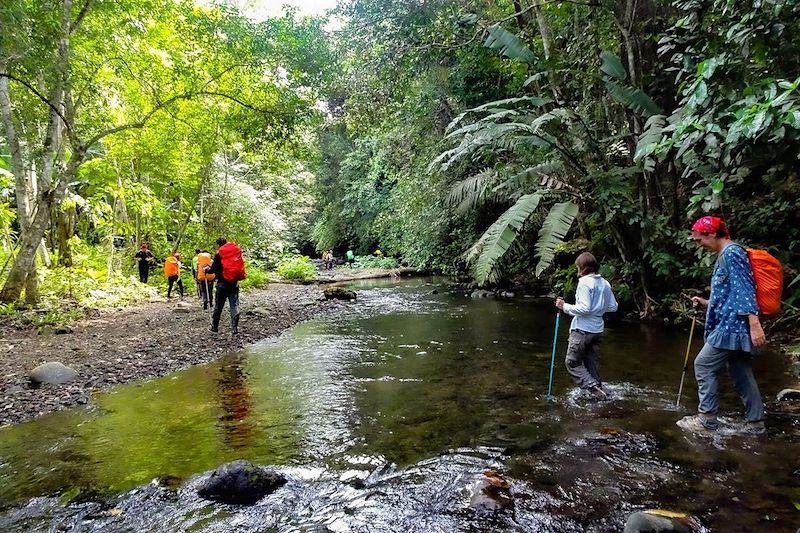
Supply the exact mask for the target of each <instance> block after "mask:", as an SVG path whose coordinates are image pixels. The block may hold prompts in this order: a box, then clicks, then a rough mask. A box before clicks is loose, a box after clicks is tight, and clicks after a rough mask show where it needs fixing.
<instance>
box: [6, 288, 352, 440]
mask: <svg viewBox="0 0 800 533" xmlns="http://www.w3.org/2000/svg"><path fill="white" fill-rule="evenodd" d="M341 305H346V304H342V303H341V302H338V301H335V300H332V301H325V299H324V298H323V296H322V291H321V289H320V288H319V287H318V286H316V285H284V284H272V285H270V286H269V288H267V289H258V290H253V291H248V292H243V293H242V296H241V308H242V314H241V320H240V323H239V331H240V334H239V335H238V336H236V337H234V338H231V336H230V334H229V316H230V315H229V314H228V309H227V307H226V308H225V310H224V311H223V315H222V320H221V322H220V332H219V333H218V334H215V333H212V332H210V331H209V330H208V326H209V315H208V312H207V311H204V310H203V306H202V303H201V302H200V301H199V300H198V299H197V298H195V297H193V296H187V297H186V299H185V300H184V301H183V303H179V302H177V301H173V302H153V303H149V304H145V305H142V306H139V307H131V308H126V309H121V310H108V311H103V312H101V313H99V314H98V315H97V316H95V317H91V318H85V319H83V320H80V321H78V322H76V323H74V324H71V325H70V326H69V328H68V331H71V333H65V334H56V333H55V331H54V330H51V331H49V332H47V333H44V334H39V333H38V332H37V330H36V329H32V328H31V329H25V330H15V329H13V328H10V327H9V326H8V325H7V324H0V333H2V335H1V336H0V426H2V425H7V424H14V423H19V422H23V421H25V420H29V419H31V418H34V417H36V416H39V415H42V414H45V413H48V412H51V411H57V410H60V409H65V408H68V407H73V406H75V405H81V404H86V403H88V402H90V401H91V396H92V394H93V393H95V392H97V391H102V390H106V389H109V388H111V387H113V386H115V385H118V384H121V383H129V382H134V381H142V380H147V379H151V378H154V377H157V376H162V375H164V374H167V373H169V372H172V371H175V370H178V369H181V368H185V367H187V366H190V365H196V364H202V363H207V362H209V361H212V360H214V359H216V358H218V357H219V356H221V355H223V354H224V353H228V352H231V351H236V350H239V349H241V348H242V347H243V346H244V345H246V344H249V343H252V342H255V341H257V340H260V339H263V338H266V337H270V336H274V335H277V334H279V333H280V332H282V331H283V330H285V329H287V328H288V327H290V326H292V325H294V324H296V323H298V322H301V321H304V320H307V319H309V318H311V317H313V316H315V315H318V314H320V313H323V312H327V311H332V310H335V309H337V308H338V307H339V306H341ZM47 361H59V362H61V363H63V364H65V365H67V366H69V367H72V368H73V369H75V370H76V371H77V372H78V374H79V376H78V378H77V379H76V380H75V381H72V382H70V383H67V384H65V385H60V386H46V385H45V386H42V387H39V388H32V387H31V385H30V382H29V378H28V376H29V373H30V371H31V370H32V369H33V368H35V367H36V366H38V365H40V364H42V363H44V362H47Z"/></svg>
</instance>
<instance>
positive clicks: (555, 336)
mask: <svg viewBox="0 0 800 533" xmlns="http://www.w3.org/2000/svg"><path fill="white" fill-rule="evenodd" d="M560 319H561V311H559V312H558V313H556V329H555V331H554V332H553V355H552V356H551V357H550V381H549V383H548V384H547V399H548V400H551V399H552V398H553V396H552V395H551V394H550V393H551V392H552V390H553V368H555V366H556V341H557V340H558V322H559V320H560Z"/></svg>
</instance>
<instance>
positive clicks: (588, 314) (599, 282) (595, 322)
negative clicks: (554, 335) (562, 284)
mask: <svg viewBox="0 0 800 533" xmlns="http://www.w3.org/2000/svg"><path fill="white" fill-rule="evenodd" d="M617 307H618V305H617V299H616V298H614V293H613V292H611V285H610V284H609V283H608V282H607V281H606V280H604V279H603V277H602V276H600V274H587V275H585V276H581V278H580V279H579V280H578V288H577V290H576V291H575V304H574V305H573V304H568V303H565V304H564V312H565V313H566V314H568V315H571V316H573V317H574V318H573V319H572V324H570V326H569V329H570V331H572V330H574V329H579V330H581V331H585V332H586V333H602V332H603V328H604V324H603V315H604V314H605V313H611V312H614V311H616V310H617Z"/></svg>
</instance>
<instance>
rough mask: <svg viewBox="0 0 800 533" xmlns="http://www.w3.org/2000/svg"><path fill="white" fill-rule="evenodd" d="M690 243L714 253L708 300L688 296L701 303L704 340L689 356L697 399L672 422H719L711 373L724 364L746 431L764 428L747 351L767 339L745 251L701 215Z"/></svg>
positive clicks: (691, 426)
mask: <svg viewBox="0 0 800 533" xmlns="http://www.w3.org/2000/svg"><path fill="white" fill-rule="evenodd" d="M692 239H693V240H694V242H695V244H697V245H698V246H700V247H701V248H704V249H705V250H708V251H709V252H713V253H715V254H716V255H717V261H716V263H715V264H714V272H713V273H712V274H711V296H710V297H709V299H708V300H706V299H705V298H701V297H699V296H693V297H692V303H693V304H694V305H701V306H703V307H706V308H707V310H706V322H705V335H704V339H705V344H704V345H703V348H702V349H701V350H700V353H698V354H697V357H696V358H695V360H694V374H695V379H696V380H697V393H698V396H699V399H700V402H699V405H698V407H697V410H698V414H697V415H692V416H686V417H684V418H682V419H680V420H678V422H677V424H678V426H680V427H681V428H683V429H686V430H690V431H699V432H708V431H714V430H716V429H717V428H718V427H719V421H718V420H717V413H718V412H719V391H718V388H719V384H718V382H717V374H719V372H720V370H722V368H723V367H725V366H727V367H728V372H729V373H730V376H731V379H732V380H733V385H734V387H735V388H736V392H738V393H739V396H740V397H741V398H742V401H743V402H744V408H745V412H746V414H745V421H746V431H747V432H748V433H752V434H755V435H758V434H762V433H764V432H765V427H764V403H763V402H762V400H761V393H760V392H759V390H758V384H756V380H755V378H754V377H753V368H752V353H753V352H754V351H755V350H756V349H757V348H760V347H761V346H763V345H764V344H765V343H766V342H767V339H766V337H765V335H764V330H763V329H762V327H761V321H760V320H759V317H758V313H759V308H758V305H757V302H756V286H755V278H754V275H753V268H752V267H751V263H750V261H749V259H748V254H747V251H746V250H745V249H744V248H742V247H741V246H740V245H738V244H736V243H735V242H733V241H732V240H731V237H730V233H729V232H728V227H727V225H726V224H725V221H724V220H723V219H721V218H718V217H710V216H706V217H703V218H701V219H699V220H698V221H697V222H695V223H694V225H693V226H692Z"/></svg>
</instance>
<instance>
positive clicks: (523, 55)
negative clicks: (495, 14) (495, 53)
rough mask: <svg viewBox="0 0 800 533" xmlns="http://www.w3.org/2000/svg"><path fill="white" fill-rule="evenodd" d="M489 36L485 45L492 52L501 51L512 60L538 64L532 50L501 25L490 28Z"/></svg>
mask: <svg viewBox="0 0 800 533" xmlns="http://www.w3.org/2000/svg"><path fill="white" fill-rule="evenodd" d="M487 31H488V32H489V36H488V37H487V38H486V42H485V43H483V45H484V46H485V47H487V48H491V49H492V50H499V51H500V53H501V54H503V55H504V56H506V57H509V58H511V59H515V60H517V61H521V62H522V63H527V64H528V65H533V64H534V63H535V62H536V56H535V55H533V52H531V50H530V48H528V47H527V46H525V45H524V44H523V43H522V41H520V40H519V38H517V36H516V35H514V34H513V33H511V32H509V31H508V30H506V29H505V28H503V27H502V26H500V25H497V24H495V25H494V26H490V27H489V29H488V30H487Z"/></svg>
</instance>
